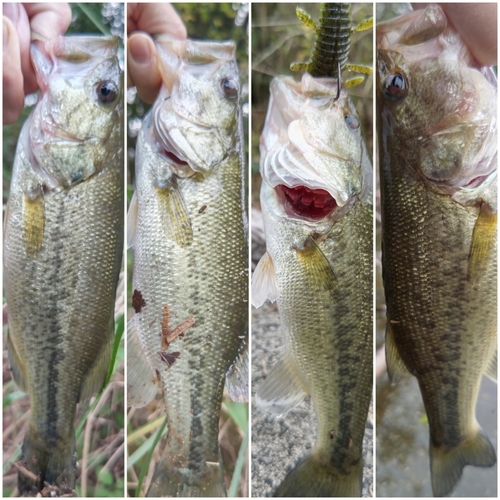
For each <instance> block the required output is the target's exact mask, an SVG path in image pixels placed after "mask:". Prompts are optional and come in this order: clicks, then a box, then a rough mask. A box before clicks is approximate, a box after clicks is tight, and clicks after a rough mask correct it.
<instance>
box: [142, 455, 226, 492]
mask: <svg viewBox="0 0 500 500" xmlns="http://www.w3.org/2000/svg"><path fill="white" fill-rule="evenodd" d="M169 462H170V461H169V460H167V459H166V458H165V456H162V457H161V459H160V461H159V462H158V464H157V465H156V469H155V472H154V474H153V480H152V481H151V486H150V487H149V490H148V493H147V495H146V496H148V497H225V496H226V486H225V484H224V475H223V470H222V467H221V465H220V464H219V463H207V464H206V466H205V467H204V468H203V470H201V471H192V470H190V469H184V468H175V467H173V466H172V465H171V464H170V463H169Z"/></svg>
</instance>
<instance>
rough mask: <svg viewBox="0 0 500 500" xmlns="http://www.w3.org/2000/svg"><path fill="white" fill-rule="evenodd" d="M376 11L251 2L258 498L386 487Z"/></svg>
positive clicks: (363, 492) (367, 493) (254, 489)
mask: <svg viewBox="0 0 500 500" xmlns="http://www.w3.org/2000/svg"><path fill="white" fill-rule="evenodd" d="M372 16H373V6H372V4H355V5H353V6H352V9H351V8H350V7H349V6H348V5H347V4H322V5H321V6H320V5H319V4H299V5H297V4H292V3H279V4H276V3H252V198H251V199H252V238H253V239H252V270H253V277H252V303H253V305H254V306H255V307H254V308H253V309H252V402H253V403H254V404H253V407H252V496H255V497H264V496H273V495H275V496H299V497H315V496H361V495H363V496H372V495H373V410H372V405H371V398H372V392H373V381H372V374H373V337H372V331H373V323H372V309H373V299H372V289H373V206H372V197H373V187H372V179H373V170H372V164H371V157H372V155H371V151H372V144H373V138H372V127H373V121H372V120H373V111H372V110H373V98H372V95H373V78H372V75H371V72H372V69H371V68H372V66H373V60H372V53H373V52H372V51H373V32H372V19H371V18H372ZM351 28H357V29H354V30H353V31H352V39H351ZM315 31H316V32H317V35H316V34H315ZM332 47H336V48H334V49H332ZM291 65H292V68H291ZM339 68H340V72H341V73H342V72H343V71H344V73H343V75H342V82H343V83H342V86H341V87H340V88H339V87H338V86H337V75H338V73H339ZM292 69H294V70H295V72H294V71H292ZM347 70H351V71H349V72H347ZM354 70H355V71H354ZM365 141H366V142H365ZM259 145H260V148H259ZM306 396H307V397H306ZM304 398H306V399H304ZM363 464H364V465H363Z"/></svg>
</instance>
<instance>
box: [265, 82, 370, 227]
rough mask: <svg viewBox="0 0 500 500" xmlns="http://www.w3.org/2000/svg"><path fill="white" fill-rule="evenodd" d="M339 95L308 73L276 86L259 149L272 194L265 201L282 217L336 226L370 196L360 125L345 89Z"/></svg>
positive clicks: (333, 85)
mask: <svg viewBox="0 0 500 500" xmlns="http://www.w3.org/2000/svg"><path fill="white" fill-rule="evenodd" d="M336 94H337V84H336V80H334V79H329V78H316V79H315V78H312V77H311V76H310V75H307V74H306V75H304V77H303V79H302V81H301V82H295V81H294V80H293V79H291V78H289V77H280V78H275V79H274V80H273V81H272V83H271V96H270V102H269V109H268V113H267V117H266V123H265V126H264V130H263V132H262V136H261V144H260V151H261V174H262V178H263V181H264V182H263V184H266V185H268V186H269V187H270V188H271V189H270V190H268V189H263V191H262V200H263V203H266V202H267V203H268V206H272V207H273V210H274V213H275V214H276V215H277V216H280V217H285V218H290V219H291V220H295V221H297V222H298V223H301V222H306V223H318V224H320V225H325V224H326V226H327V225H328V223H329V224H330V227H331V223H332V222H333V221H335V220H336V219H338V218H339V217H340V216H341V215H343V214H344V213H346V211H347V210H349V207H350V206H351V205H352V204H353V203H354V202H355V200H357V199H366V198H368V197H369V193H371V188H370V187H369V186H370V185H371V178H370V177H371V163H370V160H369V158H368V156H367V152H366V148H365V146H364V142H363V140H362V138H361V135H360V132H359V121H358V119H357V116H356V113H355V111H354V108H353V107H352V104H351V103H350V100H349V99H348V97H347V94H346V92H345V90H344V89H343V88H342V90H341V93H340V96H339V98H338V99H337V98H336ZM271 197H272V198H274V201H271V199H270V198H271ZM326 226H325V227H326Z"/></svg>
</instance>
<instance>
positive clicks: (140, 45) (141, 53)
mask: <svg viewBox="0 0 500 500" xmlns="http://www.w3.org/2000/svg"><path fill="white" fill-rule="evenodd" d="M129 47H130V55H131V56H132V59H133V60H134V62H135V63H136V64H146V63H149V61H150V60H151V57H152V54H151V50H150V49H149V43H148V42H147V40H144V39H141V38H139V37H137V38H135V39H134V40H133V41H132V43H129Z"/></svg>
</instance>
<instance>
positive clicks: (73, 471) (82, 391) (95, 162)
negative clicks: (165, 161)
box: [2, 3, 125, 497]
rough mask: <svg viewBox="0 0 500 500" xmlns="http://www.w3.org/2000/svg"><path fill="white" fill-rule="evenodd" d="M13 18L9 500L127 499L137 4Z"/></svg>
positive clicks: (7, 150)
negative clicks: (127, 96)
mask: <svg viewBox="0 0 500 500" xmlns="http://www.w3.org/2000/svg"><path fill="white" fill-rule="evenodd" d="M3 14H4V24H3V29H4V39H3V40H4V45H3V56H4V60H3V68H4V79H3V120H4V125H6V126H4V128H3V162H2V163H3V193H4V207H6V208H5V214H4V226H3V228H4V240H3V264H4V267H3V278H4V280H3V286H4V288H3V291H4V306H3V317H4V329H3V395H4V396H3V397H4V399H3V460H4V462H3V495H2V496H4V497H7V496H84V497H86V496H88V497H109V496H111V497H112V496H115V497H116V496H118V497H122V496H123V494H124V453H123V449H124V406H125V395H124V343H123V341H121V339H122V336H123V332H124V278H123V272H121V265H122V255H123V236H124V232H123V219H124V217H123V216H124V189H123V186H124V178H123V163H124V158H123V152H124V135H123V123H124V117H123V109H124V106H123V105H124V91H123V85H124V82H123V28H124V4H123V3H115V4H102V3H101V4H98V3H96V4H69V6H68V4H65V3H60V4H4V5H3ZM30 30H31V33H30ZM30 35H31V44H30ZM63 35H64V36H63ZM23 79H24V81H23ZM23 83H24V91H23ZM38 90H39V92H38V95H36V94H35V92H37V91H38ZM24 93H26V96H24ZM23 104H24V107H23ZM77 403H78V404H77Z"/></svg>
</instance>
